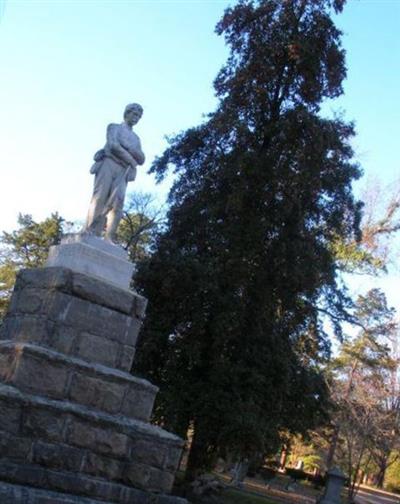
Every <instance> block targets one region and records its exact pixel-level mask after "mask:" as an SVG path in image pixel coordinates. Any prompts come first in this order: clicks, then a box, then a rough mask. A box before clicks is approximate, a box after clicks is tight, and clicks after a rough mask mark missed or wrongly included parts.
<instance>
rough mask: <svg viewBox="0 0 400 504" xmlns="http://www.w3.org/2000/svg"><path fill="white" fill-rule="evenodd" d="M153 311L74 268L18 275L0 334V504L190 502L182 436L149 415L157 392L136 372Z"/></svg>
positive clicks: (135, 297) (133, 296) (138, 298)
mask: <svg viewBox="0 0 400 504" xmlns="http://www.w3.org/2000/svg"><path fill="white" fill-rule="evenodd" d="M145 307H146V300H145V299H144V298H142V297H141V296H139V295H138V294H136V293H132V292H130V291H125V290H122V289H119V288H117V287H115V286H111V285H110V284H105V283H104V282H102V281H100V280H97V279H93V278H90V277H87V276H85V275H83V274H81V273H77V272H73V271H71V270H69V269H66V268H42V269H37V270H26V271H23V272H22V273H20V274H19V275H18V278H17V282H16V285H15V289H14V294H13V298H12V301H11V306H10V311H9V313H8V315H7V317H6V319H5V321H4V324H3V326H2V327H1V330H0V502H1V504H3V503H7V502H13V503H18V502H21V503H24V504H33V503H39V502H40V503H42V502H43V503H46V504H50V503H52V504H58V503H59V504H62V503H71V504H72V503H74V502H81V503H82V504H84V503H87V504H96V503H97V502H103V503H104V502H107V503H112V504H136V503H137V504H139V503H140V504H184V503H185V502H186V501H185V500H183V499H179V498H176V497H172V496H168V495H167V494H168V493H170V492H171V489H172V485H173V482H174V475H175V471H176V470H177V468H178V465H179V462H180V457H181V452H182V447H183V441H182V440H181V439H179V438H178V437H176V436H174V435H173V434H170V433H168V432H166V431H164V430H162V429H160V428H159V427H157V426H154V425H151V424H149V423H148V422H149V419H150V416H151V411H152V408H153V403H154V399H155V395H156V393H157V390H158V389H157V387H155V386H153V385H152V384H151V383H149V382H148V381H146V380H143V379H140V378H136V377H134V376H132V375H130V374H129V373H128V372H127V371H129V370H130V368H131V365H132V360H133V356H134V351H135V344H136V339H137V336H138V332H139V329H140V326H141V322H142V319H143V317H144V311H145ZM6 482H7V483H6ZM19 485H20V486H19ZM7 499H8V501H7ZM10 499H11V500H10ZM12 499H14V500H12Z"/></svg>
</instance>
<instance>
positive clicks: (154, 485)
mask: <svg viewBox="0 0 400 504" xmlns="http://www.w3.org/2000/svg"><path fill="white" fill-rule="evenodd" d="M123 481H124V483H126V484H129V485H133V486H135V487H137V488H142V489H145V490H147V491H149V492H167V493H169V492H170V491H171V490H172V485H173V483H174V476H173V474H172V473H168V472H166V471H161V470H159V469H155V468H154V467H149V466H147V465H144V464H139V463H136V462H133V463H128V464H126V466H125V471H124V476H123Z"/></svg>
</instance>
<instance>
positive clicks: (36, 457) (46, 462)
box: [32, 441, 84, 472]
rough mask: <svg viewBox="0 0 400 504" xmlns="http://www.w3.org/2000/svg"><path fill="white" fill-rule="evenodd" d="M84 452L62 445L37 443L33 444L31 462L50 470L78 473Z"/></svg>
mask: <svg viewBox="0 0 400 504" xmlns="http://www.w3.org/2000/svg"><path fill="white" fill-rule="evenodd" d="M83 457H84V451H83V450H79V449H76V448H71V447H70V446H68V445H63V444H58V445H55V444H50V443H44V442H42V441H37V442H35V443H34V444H33V450H32V462H33V463H34V464H38V465H41V466H45V467H49V468H51V469H63V470H66V471H75V472H79V471H80V468H81V465H82V461H83Z"/></svg>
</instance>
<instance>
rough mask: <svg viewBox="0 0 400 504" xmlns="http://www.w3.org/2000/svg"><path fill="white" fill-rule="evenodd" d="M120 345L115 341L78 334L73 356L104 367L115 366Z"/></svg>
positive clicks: (84, 333) (87, 334) (92, 335)
mask: <svg viewBox="0 0 400 504" xmlns="http://www.w3.org/2000/svg"><path fill="white" fill-rule="evenodd" d="M120 349H121V345H120V344H119V343H117V342H115V341H111V340H108V339H106V338H103V337H101V336H95V335H94V334H90V333H87V332H83V333H81V334H80V336H79V338H78V343H77V345H76V346H75V348H74V350H73V354H74V355H76V356H77V357H80V358H81V359H84V360H87V361H89V362H90V361H94V362H99V363H100V364H103V365H104V366H110V367H114V366H116V363H117V359H118V355H119V353H120V351H121V350H120Z"/></svg>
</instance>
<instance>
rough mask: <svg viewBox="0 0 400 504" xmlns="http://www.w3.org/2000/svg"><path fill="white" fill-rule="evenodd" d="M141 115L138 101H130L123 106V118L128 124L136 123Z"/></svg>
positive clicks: (141, 110)
mask: <svg viewBox="0 0 400 504" xmlns="http://www.w3.org/2000/svg"><path fill="white" fill-rule="evenodd" d="M142 115H143V107H142V106H141V105H139V103H130V104H129V105H127V106H126V107H125V111H124V120H125V122H126V123H127V124H129V126H133V125H134V124H136V123H137V122H138V121H139V119H140V118H141V117H142Z"/></svg>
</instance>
